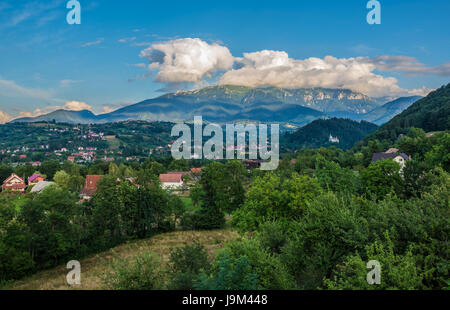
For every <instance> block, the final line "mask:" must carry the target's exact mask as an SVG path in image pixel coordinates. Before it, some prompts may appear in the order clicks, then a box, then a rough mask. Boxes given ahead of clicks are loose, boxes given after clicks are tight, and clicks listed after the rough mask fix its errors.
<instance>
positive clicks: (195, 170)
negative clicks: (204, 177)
mask: <svg viewBox="0 0 450 310" xmlns="http://www.w3.org/2000/svg"><path fill="white" fill-rule="evenodd" d="M202 169H203V167H202V168H191V172H192V173H200V172H202Z"/></svg>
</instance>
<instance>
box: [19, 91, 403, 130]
mask: <svg viewBox="0 0 450 310" xmlns="http://www.w3.org/2000/svg"><path fill="white" fill-rule="evenodd" d="M402 102H403V101H402ZM392 105H393V108H389V107H385V108H383V107H382V104H380V103H379V102H377V101H376V100H374V99H371V98H369V97H367V96H365V95H364V94H360V93H357V92H353V91H351V90H348V89H327V88H301V89H283V88H276V87H267V88H251V87H244V86H231V85H220V86H211V87H206V88H202V89H199V90H193V91H177V92H176V93H171V94H166V95H162V96H160V97H157V98H154V99H148V100H144V101H142V102H139V103H136V104H132V105H129V106H126V107H123V108H121V109H118V110H115V111H113V112H111V113H106V114H100V115H94V114H93V113H92V112H90V111H66V110H58V111H54V112H52V113H49V114H46V115H41V116H38V117H35V118H21V119H16V120H14V121H13V122H36V121H53V120H54V121H56V122H66V123H84V124H86V123H108V122H119V121H127V120H144V121H166V122H179V121H192V120H193V118H194V116H196V115H201V116H203V118H204V120H206V121H212V122H219V123H220V122H230V121H236V120H252V121H261V122H280V123H292V124H295V125H296V126H304V125H306V124H308V123H310V122H312V121H313V120H315V119H318V118H328V117H330V116H331V117H333V116H339V117H343V118H351V119H365V117H366V116H367V117H369V116H370V117H373V118H377V119H376V121H384V120H385V119H387V118H389V113H397V112H398V111H397V110H396V108H395V107H399V108H401V106H402V105H401V104H398V105H395V104H392ZM378 108H380V109H381V110H379V111H378V110H377V109H378ZM369 111H372V112H370V113H372V114H373V115H372V114H370V113H369ZM375 111H378V112H376V113H375ZM392 111H394V112H392Z"/></svg>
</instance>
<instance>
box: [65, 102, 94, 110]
mask: <svg viewBox="0 0 450 310" xmlns="http://www.w3.org/2000/svg"><path fill="white" fill-rule="evenodd" d="M62 108H63V109H66V110H71V111H81V110H92V107H91V106H90V105H88V104H87V103H86V102H82V101H67V102H66V104H65V105H64V106H63V107H62Z"/></svg>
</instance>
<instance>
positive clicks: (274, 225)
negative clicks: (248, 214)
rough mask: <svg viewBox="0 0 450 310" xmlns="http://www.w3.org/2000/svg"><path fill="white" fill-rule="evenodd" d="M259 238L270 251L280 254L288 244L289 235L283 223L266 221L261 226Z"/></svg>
mask: <svg viewBox="0 0 450 310" xmlns="http://www.w3.org/2000/svg"><path fill="white" fill-rule="evenodd" d="M258 240H259V242H260V243H261V245H262V246H263V247H264V248H267V249H268V250H269V251H270V252H272V253H276V254H279V253H280V251H281V248H282V247H283V246H284V245H285V244H286V242H287V240H288V236H287V233H286V230H285V229H284V228H283V225H282V224H281V223H279V222H266V223H263V224H261V225H260V226H259V231H258Z"/></svg>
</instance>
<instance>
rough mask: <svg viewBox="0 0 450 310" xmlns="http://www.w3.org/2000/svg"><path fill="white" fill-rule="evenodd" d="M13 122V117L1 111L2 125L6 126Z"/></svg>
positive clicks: (0, 121) (0, 119)
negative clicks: (5, 124)
mask: <svg viewBox="0 0 450 310" xmlns="http://www.w3.org/2000/svg"><path fill="white" fill-rule="evenodd" d="M10 120H12V117H11V115H9V114H8V113H6V112H5V111H2V110H0V124H4V123H7V122H9V121H10Z"/></svg>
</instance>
